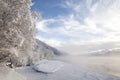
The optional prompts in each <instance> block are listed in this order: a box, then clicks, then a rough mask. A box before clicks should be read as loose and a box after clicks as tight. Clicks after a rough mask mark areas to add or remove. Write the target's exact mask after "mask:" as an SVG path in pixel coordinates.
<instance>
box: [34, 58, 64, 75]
mask: <svg viewBox="0 0 120 80" xmlns="http://www.w3.org/2000/svg"><path fill="white" fill-rule="evenodd" d="M63 66H64V65H63V62H60V61H53V60H42V61H39V62H37V63H36V64H35V65H34V67H33V69H34V70H36V71H38V72H44V73H53V72H56V71H58V70H60V69H61V68H62V67H63Z"/></svg>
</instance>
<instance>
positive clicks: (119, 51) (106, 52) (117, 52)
mask: <svg viewBox="0 0 120 80" xmlns="http://www.w3.org/2000/svg"><path fill="white" fill-rule="evenodd" d="M89 56H120V48H113V49H103V50H99V51H94V52H91V53H89Z"/></svg>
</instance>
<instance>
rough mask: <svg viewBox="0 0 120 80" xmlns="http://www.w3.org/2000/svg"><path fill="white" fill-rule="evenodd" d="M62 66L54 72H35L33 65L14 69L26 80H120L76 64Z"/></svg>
mask: <svg viewBox="0 0 120 80" xmlns="http://www.w3.org/2000/svg"><path fill="white" fill-rule="evenodd" d="M63 65H64V66H63V67H62V68H61V69H60V70H58V71H56V72H54V73H43V72H36V71H35V70H34V69H33V67H32V66H31V67H21V68H16V69H15V71H17V72H18V73H20V74H21V75H24V76H25V77H26V78H27V79H28V80H120V78H117V77H114V76H111V75H107V74H102V73H98V72H94V71H92V70H89V69H85V68H82V67H80V66H77V65H73V64H69V63H64V62H63Z"/></svg>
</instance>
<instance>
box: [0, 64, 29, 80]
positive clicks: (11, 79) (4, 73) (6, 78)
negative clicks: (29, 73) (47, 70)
mask: <svg viewBox="0 0 120 80" xmlns="http://www.w3.org/2000/svg"><path fill="white" fill-rule="evenodd" d="M0 80H27V79H26V77H24V76H22V75H21V74H19V73H17V72H15V70H13V69H10V68H7V67H5V66H2V67H1V66H0Z"/></svg>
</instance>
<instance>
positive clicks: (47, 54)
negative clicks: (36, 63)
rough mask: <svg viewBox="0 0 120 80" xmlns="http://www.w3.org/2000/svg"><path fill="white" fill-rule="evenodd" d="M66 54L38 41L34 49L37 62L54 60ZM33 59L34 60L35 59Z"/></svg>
mask: <svg viewBox="0 0 120 80" xmlns="http://www.w3.org/2000/svg"><path fill="white" fill-rule="evenodd" d="M63 54H64V52H61V51H59V50H57V49H56V48H53V47H51V46H49V45H47V44H46V43H44V42H42V41H40V40H38V39H36V45H35V49H34V58H35V59H37V60H40V59H52V58H53V57H54V56H60V55H63ZM34 58H33V59H34Z"/></svg>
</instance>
